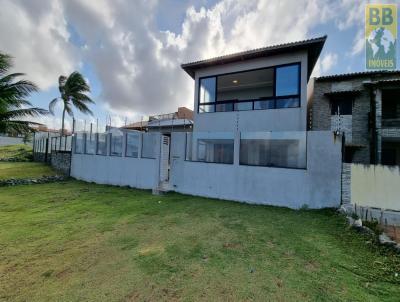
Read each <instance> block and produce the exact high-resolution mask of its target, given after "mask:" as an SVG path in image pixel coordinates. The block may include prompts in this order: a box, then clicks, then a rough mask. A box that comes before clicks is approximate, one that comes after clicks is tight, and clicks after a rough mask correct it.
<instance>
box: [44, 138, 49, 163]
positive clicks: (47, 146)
mask: <svg viewBox="0 0 400 302" xmlns="http://www.w3.org/2000/svg"><path fill="white" fill-rule="evenodd" d="M48 148H49V139H48V138H46V149H45V150H46V151H45V153H44V162H45V163H47V153H48V151H49V150H48Z"/></svg>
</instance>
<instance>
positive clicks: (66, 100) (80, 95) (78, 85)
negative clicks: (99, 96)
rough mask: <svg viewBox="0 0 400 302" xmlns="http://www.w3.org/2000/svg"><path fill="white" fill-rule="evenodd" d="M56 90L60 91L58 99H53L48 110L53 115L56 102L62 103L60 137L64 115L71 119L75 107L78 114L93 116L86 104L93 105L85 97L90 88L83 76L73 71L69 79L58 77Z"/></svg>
mask: <svg viewBox="0 0 400 302" xmlns="http://www.w3.org/2000/svg"><path fill="white" fill-rule="evenodd" d="M58 89H59V90H60V95H61V96H60V97H58V98H55V99H54V100H52V101H51V102H50V104H49V110H50V112H51V113H52V114H54V107H55V105H56V104H57V102H58V101H62V102H63V106H64V109H63V113H62V124H61V135H63V134H64V120H65V113H68V115H69V116H71V117H73V116H74V115H73V111H72V107H73V106H75V107H76V108H77V109H78V110H79V111H80V112H82V113H85V114H93V113H92V111H91V110H90V109H89V108H88V104H94V102H93V101H92V99H91V98H90V97H89V96H88V95H87V93H89V92H90V87H89V85H88V84H87V83H86V81H85V79H84V78H83V76H82V75H81V74H80V73H79V72H77V71H75V72H73V73H71V75H70V76H69V77H66V76H60V77H59V78H58Z"/></svg>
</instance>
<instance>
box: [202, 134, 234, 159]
mask: <svg viewBox="0 0 400 302" xmlns="http://www.w3.org/2000/svg"><path fill="white" fill-rule="evenodd" d="M233 145H234V144H233V140H230V139H199V140H198V141H197V160H198V161H204V162H208V163H222V164H233Z"/></svg>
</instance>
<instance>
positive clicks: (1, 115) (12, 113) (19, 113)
mask: <svg viewBox="0 0 400 302" xmlns="http://www.w3.org/2000/svg"><path fill="white" fill-rule="evenodd" d="M47 113H48V111H47V110H45V109H42V108H37V107H32V108H24V109H16V110H8V111H6V112H0V121H5V120H12V119H17V118H21V117H26V116H32V117H35V116H39V115H44V114H47Z"/></svg>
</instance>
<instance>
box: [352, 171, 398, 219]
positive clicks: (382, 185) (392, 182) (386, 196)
mask: <svg viewBox="0 0 400 302" xmlns="http://www.w3.org/2000/svg"><path fill="white" fill-rule="evenodd" d="M351 202H352V203H353V204H356V205H358V206H366V207H375V208H381V209H388V210H395V211H400V167H396V166H393V167H391V166H382V165H362V164H352V165H351Z"/></svg>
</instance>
